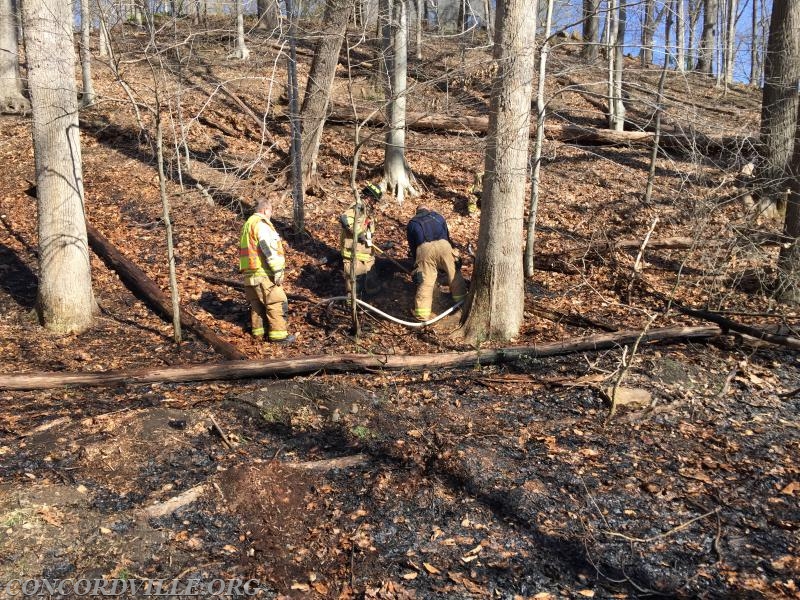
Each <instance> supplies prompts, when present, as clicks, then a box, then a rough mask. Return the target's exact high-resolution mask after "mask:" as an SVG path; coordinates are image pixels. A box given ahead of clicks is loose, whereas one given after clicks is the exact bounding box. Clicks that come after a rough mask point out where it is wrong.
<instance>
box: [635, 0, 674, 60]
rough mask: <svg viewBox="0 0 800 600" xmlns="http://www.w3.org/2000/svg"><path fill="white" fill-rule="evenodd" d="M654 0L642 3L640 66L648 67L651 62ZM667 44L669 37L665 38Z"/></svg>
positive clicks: (646, 0)
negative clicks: (642, 20) (642, 21)
mask: <svg viewBox="0 0 800 600" xmlns="http://www.w3.org/2000/svg"><path fill="white" fill-rule="evenodd" d="M655 10H656V2H655V0H645V3H644V23H642V50H641V52H639V59H640V60H641V63H642V67H645V68H646V67H648V66H649V65H651V64H652V63H653V33H654V32H655V27H656V24H655ZM665 39H666V40H667V44H669V38H665Z"/></svg>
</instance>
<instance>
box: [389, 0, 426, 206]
mask: <svg viewBox="0 0 800 600" xmlns="http://www.w3.org/2000/svg"><path fill="white" fill-rule="evenodd" d="M406 1H407V0H395V1H394V3H393V7H392V21H391V29H392V34H391V50H390V53H389V56H387V59H386V61H387V66H388V67H389V70H388V73H389V90H388V91H389V93H388V94H387V96H388V97H389V100H388V102H389V105H388V107H387V112H388V113H389V130H388V131H387V132H386V151H385V154H384V162H383V183H384V186H385V189H387V190H389V191H390V192H391V193H392V194H394V196H395V199H396V200H397V202H398V203H400V204H402V203H403V200H404V199H405V195H406V194H408V195H410V196H412V197H413V196H417V195H419V192H418V191H417V190H416V189H415V188H414V183H415V182H414V175H413V173H412V172H411V168H410V167H409V166H408V163H406V158H405V152H406V85H407V70H408V64H407V58H408V19H407V11H406Z"/></svg>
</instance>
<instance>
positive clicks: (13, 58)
mask: <svg viewBox="0 0 800 600" xmlns="http://www.w3.org/2000/svg"><path fill="white" fill-rule="evenodd" d="M30 109H31V105H30V102H28V100H27V98H25V96H23V95H22V79H21V78H20V75H19V40H18V39H17V11H16V5H15V2H14V0H0V114H22V113H26V112H28V111H30Z"/></svg>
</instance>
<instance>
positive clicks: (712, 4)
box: [695, 0, 781, 75]
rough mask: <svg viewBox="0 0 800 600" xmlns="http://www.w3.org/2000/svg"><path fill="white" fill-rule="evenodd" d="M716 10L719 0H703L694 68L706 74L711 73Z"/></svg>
mask: <svg viewBox="0 0 800 600" xmlns="http://www.w3.org/2000/svg"><path fill="white" fill-rule="evenodd" d="M778 1H779V2H780V1H781V0H778ZM718 12H719V0H703V33H702V34H701V36H700V48H699V50H698V56H697V65H696V66H695V70H696V71H700V72H701V73H705V74H707V75H711V74H712V73H713V63H714V51H715V49H716V47H717V19H718V18H719V14H718Z"/></svg>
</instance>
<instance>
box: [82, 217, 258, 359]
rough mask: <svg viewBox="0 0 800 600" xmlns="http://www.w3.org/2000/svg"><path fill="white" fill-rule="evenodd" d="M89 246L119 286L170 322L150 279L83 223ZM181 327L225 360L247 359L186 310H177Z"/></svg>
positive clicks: (167, 306) (166, 300) (164, 303)
mask: <svg viewBox="0 0 800 600" xmlns="http://www.w3.org/2000/svg"><path fill="white" fill-rule="evenodd" d="M86 232H87V234H88V237H89V245H90V246H91V248H92V250H94V251H95V252H96V253H97V255H98V256H99V257H100V258H102V259H103V260H104V261H105V262H106V264H108V265H109V266H110V267H111V268H112V269H114V271H116V272H117V274H118V275H119V276H120V279H122V281H123V283H125V285H126V286H127V287H128V288H129V289H130V290H131V291H132V292H133V293H134V294H136V295H137V296H139V297H140V298H142V300H144V301H146V302H147V303H148V304H149V305H150V306H152V307H153V308H154V309H155V310H156V312H158V313H159V314H160V315H161V316H163V317H164V318H166V319H167V321H169V322H172V302H171V301H170V299H169V298H167V297H166V296H165V295H164V293H163V292H162V291H161V289H160V288H159V287H158V285H156V282H155V281H153V280H152V279H150V278H149V277H148V276H147V274H146V273H145V272H144V271H142V270H141V269H140V268H139V267H138V266H136V265H135V264H134V263H133V262H131V261H130V260H128V259H127V258H125V256H123V254H122V253H121V252H120V251H119V250H117V248H116V247H115V246H114V245H113V244H112V243H111V242H109V241H108V240H107V239H106V238H105V237H104V236H103V235H102V234H101V233H100V232H99V231H98V230H97V229H95V228H94V227H93V226H92V225H90V224H89V223H86ZM180 313H181V314H180V317H181V326H182V327H185V328H186V329H188V330H189V331H191V332H192V333H194V334H195V335H196V336H197V337H199V338H200V339H202V340H204V341H205V342H206V343H208V344H209V345H210V346H211V347H212V348H214V350H216V351H217V352H219V353H220V354H221V355H222V356H224V357H225V358H227V359H228V360H247V355H246V354H244V353H243V352H241V351H240V350H239V349H238V348H237V347H236V346H234V345H233V344H231V343H230V342H227V341H225V340H223V339H222V338H221V337H219V336H218V335H217V334H216V333H214V332H213V331H212V330H211V329H210V328H209V327H207V326H206V325H204V324H203V323H201V322H200V321H199V320H198V319H197V317H195V316H194V315H193V314H192V313H191V311H189V309H187V308H186V307H184V306H181V307H180Z"/></svg>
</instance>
